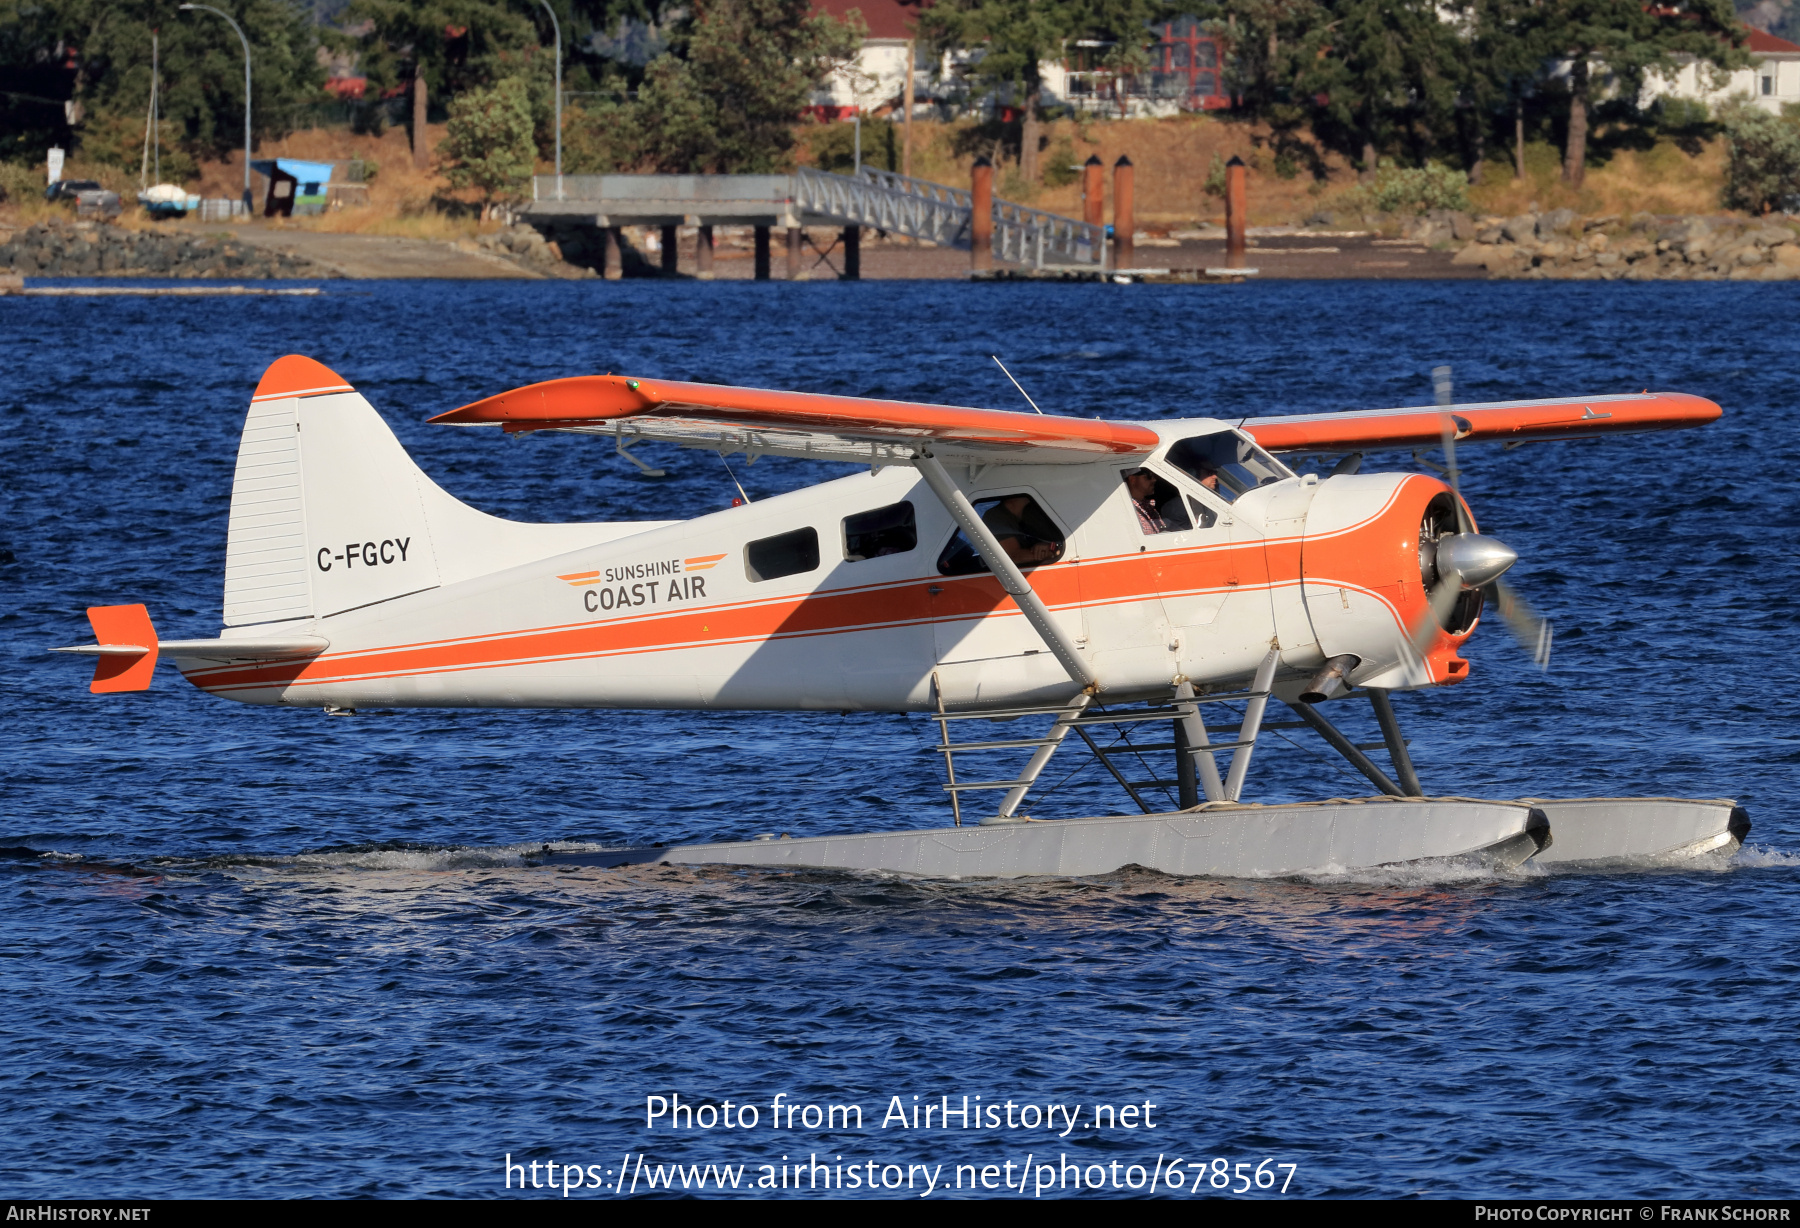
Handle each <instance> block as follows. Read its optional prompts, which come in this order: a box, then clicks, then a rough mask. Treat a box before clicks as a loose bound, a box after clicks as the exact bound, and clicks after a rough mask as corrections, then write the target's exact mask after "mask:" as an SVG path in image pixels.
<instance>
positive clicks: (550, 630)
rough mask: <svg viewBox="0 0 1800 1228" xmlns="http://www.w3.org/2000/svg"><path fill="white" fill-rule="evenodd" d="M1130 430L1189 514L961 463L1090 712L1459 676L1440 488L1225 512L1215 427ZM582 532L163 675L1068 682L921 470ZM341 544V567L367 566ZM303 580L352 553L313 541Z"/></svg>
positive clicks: (267, 694)
mask: <svg viewBox="0 0 1800 1228" xmlns="http://www.w3.org/2000/svg"><path fill="white" fill-rule="evenodd" d="M1147 425H1152V426H1153V427H1154V428H1155V429H1156V431H1157V432H1158V434H1159V435H1161V436H1162V438H1163V441H1164V442H1163V446H1162V447H1161V448H1159V449H1158V450H1157V451H1156V452H1155V453H1153V454H1152V455H1151V456H1150V457H1149V458H1147V460H1145V461H1143V462H1142V463H1143V464H1145V465H1146V466H1147V467H1148V468H1149V469H1151V470H1152V472H1153V473H1154V474H1155V475H1156V476H1157V478H1158V479H1159V489H1167V488H1172V489H1173V490H1174V491H1176V492H1178V494H1179V496H1180V502H1181V507H1182V509H1183V510H1182V513H1181V515H1180V516H1171V518H1170V519H1171V521H1172V523H1171V524H1170V525H1169V526H1168V527H1167V529H1166V530H1165V531H1160V532H1154V533H1150V532H1146V531H1145V529H1144V526H1143V523H1142V521H1141V519H1140V517H1139V515H1138V513H1137V511H1136V509H1135V508H1134V506H1133V502H1132V497H1131V494H1130V492H1129V491H1128V489H1127V487H1126V484H1125V482H1124V478H1123V475H1124V472H1125V471H1126V469H1127V468H1131V467H1136V464H1137V463H1138V462H1136V461H1133V462H1132V464H1131V465H1130V466H1127V465H1125V464H1122V463H1120V462H1119V461H1117V460H1095V461H1091V462H1086V463H1079V464H1054V465H1019V464H1007V465H996V466H991V467H987V468H973V469H968V468H953V469H952V470H951V473H952V476H953V477H954V478H955V480H956V481H957V483H958V485H959V486H960V487H961V489H962V490H963V491H964V492H965V493H966V494H967V495H968V497H969V498H970V500H971V501H973V502H974V503H975V504H976V506H977V507H982V506H984V505H987V506H991V504H989V503H988V501H990V500H993V499H997V498H1000V499H1003V498H1007V497H1010V496H1016V495H1021V494H1023V495H1028V496H1030V498H1031V499H1032V500H1033V501H1034V503H1035V505H1036V507H1037V508H1039V509H1041V511H1042V513H1043V514H1044V515H1045V516H1047V517H1048V518H1049V519H1050V520H1051V521H1053V522H1054V525H1055V528H1056V530H1057V532H1059V533H1060V534H1061V535H1062V538H1063V540H1062V543H1061V546H1060V554H1059V556H1058V557H1056V558H1055V559H1054V561H1046V562H1041V563H1039V564H1038V565H1036V566H1032V567H1029V568H1028V569H1027V571H1026V574H1027V575H1028V576H1029V578H1030V582H1031V585H1032V588H1033V589H1034V590H1035V591H1036V592H1037V593H1038V595H1039V596H1040V597H1041V599H1042V600H1043V601H1044V603H1045V604H1046V605H1047V606H1048V607H1049V609H1050V610H1051V612H1052V614H1053V616H1054V618H1055V619H1056V621H1057V625H1058V626H1059V627H1060V628H1061V629H1062V630H1063V632H1064V634H1065V635H1066V636H1067V638H1068V639H1069V640H1071V641H1072V642H1073V643H1074V644H1075V646H1076V648H1077V651H1079V652H1080V653H1081V654H1082V655H1083V658H1084V659H1085V660H1086V661H1087V662H1088V663H1089V666H1090V668H1091V670H1092V672H1093V674H1094V675H1095V676H1096V677H1098V678H1099V680H1100V684H1101V686H1102V688H1103V692H1102V694H1103V696H1105V697H1109V698H1117V699H1127V698H1132V697H1136V696H1144V695H1150V694H1154V693H1158V692H1163V693H1166V692H1167V689H1168V688H1169V686H1170V685H1171V684H1172V683H1173V682H1177V681H1181V680H1187V681H1190V682H1192V683H1193V684H1194V685H1195V686H1196V687H1198V688H1201V689H1206V688H1208V687H1224V686H1230V685H1233V684H1236V683H1241V682H1242V680H1244V679H1245V678H1247V677H1248V676H1249V675H1251V674H1252V673H1253V672H1254V671H1255V669H1256V666H1257V664H1258V662H1259V661H1261V660H1262V659H1263V657H1264V656H1265V655H1266V654H1267V653H1268V651H1269V649H1270V647H1271V646H1272V645H1273V646H1275V647H1277V648H1278V649H1279V651H1280V662H1281V668H1282V671H1283V673H1284V674H1286V675H1289V676H1295V675H1301V674H1306V673H1309V672H1310V671H1312V670H1314V669H1316V668H1318V667H1319V665H1320V664H1321V663H1322V662H1324V661H1325V660H1326V659H1327V658H1330V657H1337V656H1340V655H1342V654H1350V655H1352V656H1355V657H1356V658H1357V659H1358V661H1359V664H1358V666H1357V669H1356V672H1355V674H1354V676H1353V677H1354V680H1355V681H1356V682H1358V683H1361V684H1367V685H1379V686H1417V685H1431V684H1434V683H1443V682H1454V681H1458V680H1459V679H1460V678H1461V677H1462V676H1463V675H1464V671H1465V670H1466V663H1464V662H1463V661H1462V660H1461V659H1460V658H1459V657H1458V656H1457V655H1456V649H1457V647H1458V646H1459V645H1460V643H1461V642H1462V640H1463V639H1464V638H1466V635H1467V634H1468V632H1469V631H1470V630H1471V629H1472V624H1471V626H1464V627H1458V628H1456V634H1453V635H1452V634H1444V635H1440V636H1439V637H1438V638H1437V642H1436V643H1435V644H1434V645H1432V646H1430V647H1428V648H1427V650H1426V651H1425V652H1424V653H1423V654H1422V656H1421V654H1420V653H1419V652H1417V651H1416V650H1414V649H1413V648H1412V646H1411V643H1410V630H1409V629H1410V628H1411V627H1413V626H1415V625H1416V624H1417V622H1418V619H1419V617H1420V611H1421V610H1422V609H1423V601H1424V590H1423V582H1422V577H1421V571H1420V559H1419V536H1420V525H1421V521H1422V519H1423V518H1424V517H1425V516H1426V515H1427V508H1428V507H1429V506H1430V505H1432V504H1433V502H1434V500H1435V501H1439V502H1440V503H1441V501H1442V500H1443V499H1444V498H1447V497H1448V495H1447V491H1446V488H1445V487H1444V485H1443V484H1442V483H1440V482H1438V481H1436V480H1435V479H1432V478H1428V477H1425V476H1422V475H1418V474H1369V475H1360V474H1346V475H1339V476H1332V477H1324V478H1318V477H1313V476H1311V475H1308V476H1305V477H1297V476H1293V475H1292V474H1290V473H1288V471H1286V470H1285V469H1282V470H1280V472H1279V473H1278V474H1277V475H1275V476H1273V477H1271V478H1269V479H1268V480H1267V484H1265V485H1260V486H1256V487H1254V488H1251V489H1247V490H1244V491H1243V492H1242V493H1239V494H1237V495H1236V497H1235V498H1231V497H1228V496H1229V495H1230V492H1229V491H1227V492H1226V493H1225V494H1223V495H1222V494H1221V493H1219V492H1218V491H1217V490H1215V489H1211V488H1209V487H1208V486H1207V485H1205V484H1204V483H1203V482H1202V481H1200V480H1198V479H1196V478H1195V477H1194V476H1193V475H1191V474H1190V473H1189V472H1187V471H1185V470H1184V469H1183V468H1182V467H1180V466H1179V465H1176V464H1174V463H1171V462H1170V461H1169V460H1168V453H1169V450H1170V445H1174V444H1178V443H1179V442H1180V441H1182V440H1185V439H1191V438H1195V437H1199V436H1210V435H1216V434H1217V433H1219V432H1225V431H1229V430H1230V427H1229V425H1228V424H1226V423H1222V422H1217V421H1212V420H1207V419H1195V420H1185V421H1168V422H1161V423H1155V424H1147ZM1270 463H1271V464H1274V462H1270ZM1277 467H1278V468H1279V466H1277ZM1182 521H1185V522H1186V523H1185V527H1183V526H1182V524H1181V522H1182ZM868 526H877V527H876V528H874V529H870V528H869V527H868ZM880 526H887V527H886V528H882V527H880ZM908 526H910V528H908ZM592 529H593V542H592V544H587V545H580V546H577V547H575V548H573V549H565V548H563V547H565V546H566V545H567V543H568V541H569V540H570V539H571V537H573V538H579V537H580V532H579V530H578V528H577V526H561V527H560V533H561V537H560V538H559V539H558V541H557V552H556V553H554V554H550V555H548V556H545V557H534V558H532V559H531V560H530V561H528V562H520V563H518V564H516V565H511V566H502V567H501V568H500V569H498V570H492V571H488V572H486V573H485V574H480V575H474V576H470V577H467V578H460V579H455V580H453V581H452V582H448V583H442V582H440V583H437V584H436V585H435V586H433V587H428V588H424V589H423V591H414V592H408V593H406V594H405V595H401V596H396V597H393V598H391V599H385V600H380V601H376V602H374V603H372V604H369V605H365V606H363V607H361V608H357V609H350V610H346V611H343V612H339V613H331V614H327V615H325V616H322V617H315V618H311V619H310V620H307V621H306V622H305V623H304V624H303V625H302V624H290V625H289V626H288V629H290V630H296V629H305V630H309V631H311V632H313V633H316V634H318V635H321V636H323V637H325V638H326V639H328V640H329V641H330V647H329V649H328V650H327V651H325V652H323V653H322V654H320V655H318V656H316V657H311V658H296V659H292V660H284V661H270V662H258V663H255V664H219V663H216V662H204V661H193V660H183V661H179V662H178V663H179V664H180V665H181V666H182V668H183V672H184V673H186V675H187V676H188V677H189V679H190V680H192V681H193V682H194V683H195V685H197V686H200V687H201V688H203V689H205V690H207V691H209V692H211V693H213V694H217V695H221V696H225V697H228V698H232V699H237V700H241V701H245V702H250V703H262V704H288V705H299V706H313V707H318V706H334V707H346V708H353V707H359V706H360V707H487V706H507V707H518V706H526V707H597V708H722V709H845V710H877V711H922V710H931V709H935V707H936V706H937V704H938V703H939V702H940V701H941V702H942V703H943V704H945V705H946V706H947V707H952V708H972V707H973V708H992V707H1005V706H1010V705H1017V704H1020V703H1032V702H1054V701H1059V700H1062V699H1065V698H1067V697H1068V696H1069V695H1070V694H1071V693H1072V691H1073V690H1075V689H1077V688H1076V687H1075V686H1074V684H1073V683H1072V682H1071V680H1070V677H1069V674H1068V672H1067V671H1066V670H1065V669H1064V668H1063V667H1062V666H1061V665H1060V664H1059V663H1058V662H1057V660H1056V658H1055V656H1054V655H1053V654H1052V653H1051V652H1050V651H1048V650H1047V648H1046V645H1045V644H1044V642H1043V641H1042V639H1041V638H1040V637H1039V636H1038V635H1037V633H1036V632H1035V631H1034V630H1033V629H1032V628H1031V627H1030V626H1029V625H1028V624H1027V622H1026V621H1025V619H1024V618H1023V617H1022V616H1021V613H1020V611H1019V609H1018V607H1017V606H1016V605H1015V604H1014V603H1013V601H1012V600H1011V599H1010V598H1008V597H1007V596H1006V595H1005V593H1004V592H1003V591H1002V589H1001V587H1000V584H999V582H998V580H997V579H996V578H995V577H994V576H992V575H990V574H987V573H986V572H985V570H982V571H977V572H973V573H969V572H963V573H960V574H957V573H955V569H954V568H952V569H950V570H951V572H952V574H946V569H945V565H944V564H945V554H946V547H947V546H949V545H950V543H951V542H952V539H953V536H954V534H955V531H956V528H955V524H954V522H953V521H952V519H951V516H950V514H949V512H948V511H947V510H946V509H945V508H944V507H943V506H942V505H941V504H940V503H939V502H938V501H937V499H936V498H935V497H934V496H933V495H932V494H931V492H930V491H929V490H928V489H927V488H926V486H925V484H924V482H923V481H922V480H921V478H920V476H919V474H918V473H917V471H915V470H913V469H912V468H910V467H906V466H893V467H888V468H884V469H880V470H878V471H874V472H868V471H864V472H859V473H856V474H854V475H852V476H849V477H844V478H839V479H837V480H835V481H830V482H826V483H823V484H821V485H817V486H813V487H808V488H806V489H803V490H797V491H794V492H791V493H788V494H784V495H779V496H776V497H773V498H768V499H764V500H760V501H758V502H755V503H751V504H748V505H745V506H740V507H733V508H730V509H727V510H722V511H719V512H715V513H711V514H708V515H705V516H700V517H697V518H695V519H692V520H688V521H682V522H678V523H673V524H661V525H656V526H654V527H649V528H646V529H643V530H642V531H632V532H628V533H626V534H625V535H623V536H620V535H619V532H620V530H619V529H618V528H617V527H610V528H609V527H608V526H605V525H596V526H592ZM909 533H910V537H911V539H912V544H911V545H910V546H906V548H899V547H901V546H903V545H904V544H905V542H906V540H907V538H908V535H909ZM809 534H810V539H809ZM809 540H810V545H809ZM875 542H880V543H882V544H881V545H880V547H879V548H878V549H871V545H870V544H871V543H875ZM368 544H369V545H371V546H373V548H374V552H375V557H376V560H377V565H379V566H383V567H387V568H390V569H392V568H403V567H404V566H405V562H404V561H402V560H400V559H399V550H398V544H397V542H396V543H395V544H394V545H393V546H392V547H391V548H388V547H387V546H386V539H385V538H384V539H382V540H379V541H371V542H370V543H368ZM351 545H356V543H345V544H344V545H341V546H339V547H338V550H337V553H339V554H345V553H353V554H356V556H357V558H359V559H360V558H361V553H360V551H361V547H360V546H359V547H358V550H357V551H350V550H349V549H348V547H349V546H351ZM455 547H456V543H455V542H453V541H451V542H445V541H439V542H438V543H437V549H438V550H439V552H440V553H445V552H452V551H454V549H455ZM384 550H385V553H384ZM312 553H313V554H314V555H317V554H318V552H317V551H316V550H314V551H312ZM809 563H810V565H808V564H809ZM351 564H352V565H355V560H354V559H353V560H351ZM365 565H366V564H365ZM309 566H311V567H313V568H314V569H317V568H319V567H321V566H326V567H336V568H342V567H343V566H345V560H343V559H339V558H334V557H333V554H332V551H331V550H330V549H326V550H325V551H324V554H323V556H322V557H313V558H312V559H311V560H310V562H309ZM321 574H324V573H321ZM402 587H404V586H402Z"/></svg>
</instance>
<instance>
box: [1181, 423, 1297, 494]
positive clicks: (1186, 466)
mask: <svg viewBox="0 0 1800 1228" xmlns="http://www.w3.org/2000/svg"><path fill="white" fill-rule="evenodd" d="M1167 459H1168V462H1169V463H1170V464H1171V465H1174V466H1175V467H1176V468H1177V469H1179V470H1181V471H1182V472H1183V473H1185V474H1187V475H1188V476H1189V477H1191V478H1193V479H1194V480H1195V481H1196V482H1198V483H1200V485H1202V486H1204V487H1206V488H1207V489H1208V490H1211V491H1213V492H1215V493H1216V494H1217V495H1218V496H1219V498H1221V499H1223V500H1225V502H1227V503H1232V502H1235V501H1236V500H1237V497H1238V496H1239V495H1241V494H1243V493H1244V492H1245V491H1247V490H1254V489H1256V487H1258V486H1266V485H1268V484H1269V483H1270V482H1279V481H1281V479H1283V478H1287V477H1292V476H1293V475H1292V474H1291V473H1289V472H1288V471H1287V469H1286V467H1285V466H1283V465H1282V463H1281V462H1280V461H1278V460H1276V459H1275V458H1274V457H1273V456H1270V455H1269V454H1268V453H1267V452H1264V451H1263V450H1262V449H1261V448H1259V447H1257V446H1256V445H1255V444H1254V443H1251V442H1250V441H1249V440H1248V439H1246V438H1244V437H1243V436H1242V435H1239V434H1238V433H1236V432H1235V431H1215V432H1213V433H1212V434H1210V435H1195V436H1192V437H1191V438H1188V439H1182V440H1178V441H1177V442H1176V443H1175V444H1174V445H1173V446H1172V447H1171V448H1170V449H1169V451H1168V454H1167Z"/></svg>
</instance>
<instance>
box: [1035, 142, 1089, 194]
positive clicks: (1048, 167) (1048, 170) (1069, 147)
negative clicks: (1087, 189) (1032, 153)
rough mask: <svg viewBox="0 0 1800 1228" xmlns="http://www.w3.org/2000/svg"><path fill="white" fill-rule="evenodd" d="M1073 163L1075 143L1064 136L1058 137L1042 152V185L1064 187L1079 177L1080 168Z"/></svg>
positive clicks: (1074, 161) (1074, 160) (1074, 159)
mask: <svg viewBox="0 0 1800 1228" xmlns="http://www.w3.org/2000/svg"><path fill="white" fill-rule="evenodd" d="M1075 163H1076V158H1075V143H1074V142H1073V141H1071V140H1070V139H1069V138H1068V137H1066V136H1065V137H1060V138H1058V139H1057V140H1056V141H1055V142H1053V143H1052V144H1051V146H1050V149H1049V151H1048V152H1047V153H1045V154H1044V159H1043V167H1044V186H1045V187H1051V188H1066V187H1068V186H1069V185H1070V184H1071V183H1074V182H1075V181H1076V180H1077V179H1079V178H1081V169H1080V168H1079V167H1078V166H1076V164H1075Z"/></svg>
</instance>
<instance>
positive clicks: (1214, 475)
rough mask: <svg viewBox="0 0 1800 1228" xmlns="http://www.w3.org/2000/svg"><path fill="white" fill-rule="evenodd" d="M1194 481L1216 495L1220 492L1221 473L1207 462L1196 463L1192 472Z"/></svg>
mask: <svg viewBox="0 0 1800 1228" xmlns="http://www.w3.org/2000/svg"><path fill="white" fill-rule="evenodd" d="M1191 472H1192V473H1193V475H1194V480H1195V481H1196V482H1198V483H1200V485H1202V486H1204V487H1206V489H1208V490H1210V491H1212V492H1213V493H1214V494H1217V493H1218V490H1219V471H1218V470H1217V469H1216V468H1214V467H1213V466H1212V465H1211V464H1209V463H1208V462H1206V461H1195V462H1194V467H1193V469H1192V470H1191Z"/></svg>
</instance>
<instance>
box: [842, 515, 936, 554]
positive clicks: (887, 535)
mask: <svg viewBox="0 0 1800 1228" xmlns="http://www.w3.org/2000/svg"><path fill="white" fill-rule="evenodd" d="M918 544H919V525H918V522H917V521H916V520H915V519H914V518H913V505H912V504H910V503H890V504H888V505H887V506H886V507H878V508H876V509H875V510H874V511H871V512H858V513H857V514H856V515H854V516H846V517H844V557H845V558H846V559H849V560H850V561H851V562H852V563H860V562H862V561H864V560H865V559H878V558H882V557H884V556H886V555H889V554H905V553H906V552H907V551H908V550H911V549H912V548H913V547H915V546H917V545H918Z"/></svg>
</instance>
